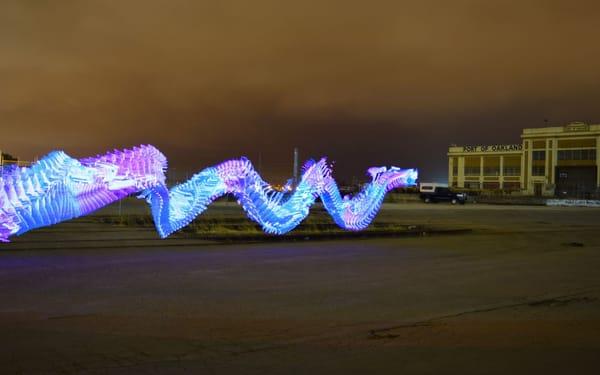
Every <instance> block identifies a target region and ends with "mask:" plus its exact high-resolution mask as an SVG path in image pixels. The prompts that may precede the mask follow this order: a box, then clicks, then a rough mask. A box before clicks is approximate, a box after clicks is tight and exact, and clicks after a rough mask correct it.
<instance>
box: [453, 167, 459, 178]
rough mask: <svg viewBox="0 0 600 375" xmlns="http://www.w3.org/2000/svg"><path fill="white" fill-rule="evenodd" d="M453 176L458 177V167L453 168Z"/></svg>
mask: <svg viewBox="0 0 600 375" xmlns="http://www.w3.org/2000/svg"><path fill="white" fill-rule="evenodd" d="M452 176H458V165H454V166H452Z"/></svg>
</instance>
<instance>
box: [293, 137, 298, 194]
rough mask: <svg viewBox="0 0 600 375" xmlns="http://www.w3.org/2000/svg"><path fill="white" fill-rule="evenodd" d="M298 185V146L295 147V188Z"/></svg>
mask: <svg viewBox="0 0 600 375" xmlns="http://www.w3.org/2000/svg"><path fill="white" fill-rule="evenodd" d="M296 185H298V147H294V188H296Z"/></svg>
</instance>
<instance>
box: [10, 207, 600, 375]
mask: <svg viewBox="0 0 600 375" xmlns="http://www.w3.org/2000/svg"><path fill="white" fill-rule="evenodd" d="M238 213H239V211H238V209H237V208H236V207H235V205H233V206H232V205H229V204H223V205H221V206H217V207H215V208H214V209H212V211H211V212H209V215H237V214H238ZM599 219H600V209H591V208H550V207H528V206H491V205H476V204H475V205H465V206H450V205H445V204H435V205H424V204H388V205H385V207H384V208H383V210H382V212H381V215H380V216H379V217H378V219H377V220H382V221H396V222H400V223H405V224H407V225H410V224H414V225H428V226H433V227H448V228H471V229H473V232H472V233H470V234H463V235H452V236H425V237H406V238H386V239H368V240H340V241H307V242H293V243H285V242H284V243H281V242H277V243H271V242H266V243H254V244H230V245H219V244H215V243H213V242H210V241H202V240H197V239H196V240H193V241H189V240H183V239H178V238H174V239H170V240H166V241H161V240H158V239H156V235H155V233H154V232H153V231H151V230H145V229H140V228H118V227H114V226H110V225H98V224H91V223H87V222H82V223H77V222H76V223H65V224H61V225H58V226H56V227H53V228H52V229H50V230H42V231H39V232H37V233H36V232H32V233H30V234H26V235H25V236H23V237H21V238H19V239H17V240H16V241H15V243H14V244H9V245H8V246H5V245H0V247H2V251H0V301H1V302H0V347H1V348H2V350H0V373H3V374H4V373H7V374H11V373H14V374H46V373H57V374H79V373H83V374H135V373H156V374H163V373H165V374H183V373H193V374H200V373H201V374H205V373H206V374H211V373H215V374H222V373H231V374H271V373H272V374H281V373H285V374H295V373H298V374H304V373H308V372H312V373H319V374H320V373H327V374H337V373H340V374H347V373H356V374H364V373H379V372H383V373H385V372H387V373H410V374H412V373H417V374H439V373H467V374H480V373H487V374H490V373H491V374H506V373H523V374H525V373H527V374H531V373H542V372H544V373H561V374H564V373H592V372H595V371H597V369H598V368H600V360H598V358H597V353H598V350H599V349H600V299H599V298H600V272H598V270H599V269H600V236H598V233H600V220H599ZM52 244H54V246H53V247H54V248H55V249H53V250H42V249H47V248H49V247H52V246H51V245H52ZM67 244H68V246H67ZM98 244H104V246H98ZM173 245H177V246H173ZM62 247H64V248H65V249H63V248H62ZM67 247H69V248H68V249H66V248H67ZM32 249H39V250H32Z"/></svg>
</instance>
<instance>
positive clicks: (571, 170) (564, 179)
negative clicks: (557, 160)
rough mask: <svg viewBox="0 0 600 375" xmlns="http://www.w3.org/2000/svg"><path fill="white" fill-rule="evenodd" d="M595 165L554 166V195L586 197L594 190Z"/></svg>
mask: <svg viewBox="0 0 600 375" xmlns="http://www.w3.org/2000/svg"><path fill="white" fill-rule="evenodd" d="M596 173H597V171H596V166H584V167H556V195H557V196H560V197H569V198H588V197H589V196H590V194H591V193H594V192H595V191H596Z"/></svg>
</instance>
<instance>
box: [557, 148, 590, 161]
mask: <svg viewBox="0 0 600 375" xmlns="http://www.w3.org/2000/svg"><path fill="white" fill-rule="evenodd" d="M556 156H557V158H558V160H596V150H595V149H579V150H558V153H557V155H556Z"/></svg>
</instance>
